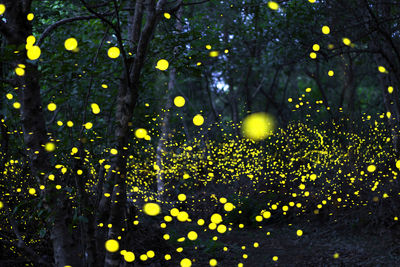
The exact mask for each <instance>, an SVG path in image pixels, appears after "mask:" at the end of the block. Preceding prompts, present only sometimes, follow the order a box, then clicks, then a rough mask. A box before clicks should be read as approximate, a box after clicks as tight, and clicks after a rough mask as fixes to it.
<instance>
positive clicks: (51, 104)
mask: <svg viewBox="0 0 400 267" xmlns="http://www.w3.org/2000/svg"><path fill="white" fill-rule="evenodd" d="M47 109H48V110H49V111H54V110H56V109H57V105H56V104H54V103H50V104H48V105H47Z"/></svg>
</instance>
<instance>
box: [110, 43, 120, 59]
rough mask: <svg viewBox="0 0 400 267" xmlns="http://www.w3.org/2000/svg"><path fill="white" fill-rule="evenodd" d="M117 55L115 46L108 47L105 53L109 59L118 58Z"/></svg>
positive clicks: (117, 51)
mask: <svg viewBox="0 0 400 267" xmlns="http://www.w3.org/2000/svg"><path fill="white" fill-rule="evenodd" d="M119 54H120V51H119V48H118V47H115V46H113V47H110V48H109V49H108V52H107V55H108V57H109V58H117V57H119Z"/></svg>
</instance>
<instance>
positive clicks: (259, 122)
mask: <svg viewBox="0 0 400 267" xmlns="http://www.w3.org/2000/svg"><path fill="white" fill-rule="evenodd" d="M274 128H275V120H274V118H273V117H272V116H271V115H269V114H267V113H264V112H258V113H253V114H250V115H248V116H247V117H246V118H245V119H244V120H243V124H242V134H243V136H244V137H246V138H248V139H252V140H254V141H260V140H264V139H265V138H267V137H268V135H271V134H272V132H273V131H274Z"/></svg>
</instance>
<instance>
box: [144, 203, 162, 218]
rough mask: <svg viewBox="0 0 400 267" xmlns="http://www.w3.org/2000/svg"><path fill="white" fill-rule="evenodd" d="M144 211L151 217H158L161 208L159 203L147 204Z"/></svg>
mask: <svg viewBox="0 0 400 267" xmlns="http://www.w3.org/2000/svg"><path fill="white" fill-rule="evenodd" d="M143 211H144V213H146V214H147V215H149V216H156V215H158V214H160V212H161V208H160V206H159V205H158V204H157V203H146V204H145V205H144V206H143Z"/></svg>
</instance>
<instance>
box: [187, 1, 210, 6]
mask: <svg viewBox="0 0 400 267" xmlns="http://www.w3.org/2000/svg"><path fill="white" fill-rule="evenodd" d="M209 1H210V0H203V1H199V2H192V3H183V5H184V6H191V5H200V4H204V3H207V2H209Z"/></svg>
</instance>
